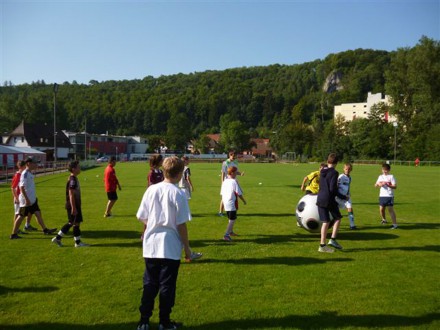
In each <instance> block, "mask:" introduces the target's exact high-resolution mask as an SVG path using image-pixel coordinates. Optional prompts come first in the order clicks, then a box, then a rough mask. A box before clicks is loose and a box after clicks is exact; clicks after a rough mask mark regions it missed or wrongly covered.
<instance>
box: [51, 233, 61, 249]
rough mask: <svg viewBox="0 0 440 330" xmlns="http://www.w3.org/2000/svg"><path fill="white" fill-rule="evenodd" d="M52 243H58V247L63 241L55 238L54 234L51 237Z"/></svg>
mask: <svg viewBox="0 0 440 330" xmlns="http://www.w3.org/2000/svg"><path fill="white" fill-rule="evenodd" d="M52 243H54V244H56V245H58V246H59V247H63V243H61V240H59V239H57V237H56V236H55V237H54V238H52Z"/></svg>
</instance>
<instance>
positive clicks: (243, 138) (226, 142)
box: [220, 120, 251, 152]
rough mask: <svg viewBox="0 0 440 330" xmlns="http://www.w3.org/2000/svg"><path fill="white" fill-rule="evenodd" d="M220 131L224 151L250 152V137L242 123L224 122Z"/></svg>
mask: <svg viewBox="0 0 440 330" xmlns="http://www.w3.org/2000/svg"><path fill="white" fill-rule="evenodd" d="M222 122H223V124H222V126H221V131H220V143H221V145H222V146H223V148H224V150H223V151H226V152H227V151H229V150H236V151H237V152H242V151H245V150H249V149H250V147H251V144H250V135H249V132H248V130H247V129H246V126H245V125H244V124H243V123H242V122H241V121H238V120H236V121H231V122H224V121H222Z"/></svg>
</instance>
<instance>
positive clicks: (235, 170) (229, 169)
mask: <svg viewBox="0 0 440 330" xmlns="http://www.w3.org/2000/svg"><path fill="white" fill-rule="evenodd" d="M235 172H237V168H236V167H235V166H231V167H229V168H228V175H231V174H232V173H235Z"/></svg>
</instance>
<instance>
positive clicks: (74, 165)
mask: <svg viewBox="0 0 440 330" xmlns="http://www.w3.org/2000/svg"><path fill="white" fill-rule="evenodd" d="M78 164H79V161H77V160H72V161H71V162H70V163H69V172H72V171H73V169H74V168H77V167H78Z"/></svg>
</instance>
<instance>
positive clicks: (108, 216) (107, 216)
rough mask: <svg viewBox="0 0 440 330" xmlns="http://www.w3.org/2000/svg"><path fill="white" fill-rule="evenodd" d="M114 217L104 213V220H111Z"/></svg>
mask: <svg viewBox="0 0 440 330" xmlns="http://www.w3.org/2000/svg"><path fill="white" fill-rule="evenodd" d="M111 217H113V216H112V215H111V214H110V213H104V218H111Z"/></svg>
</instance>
